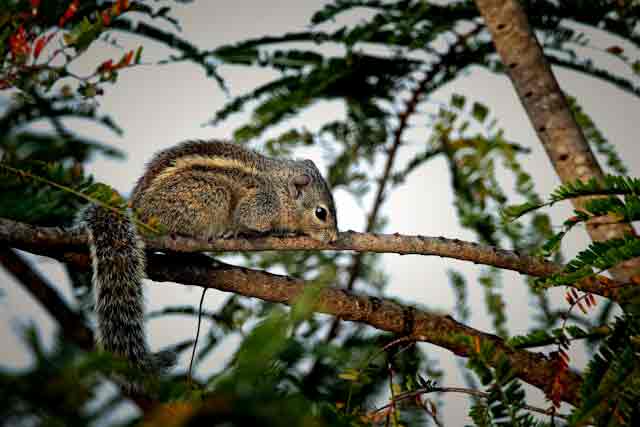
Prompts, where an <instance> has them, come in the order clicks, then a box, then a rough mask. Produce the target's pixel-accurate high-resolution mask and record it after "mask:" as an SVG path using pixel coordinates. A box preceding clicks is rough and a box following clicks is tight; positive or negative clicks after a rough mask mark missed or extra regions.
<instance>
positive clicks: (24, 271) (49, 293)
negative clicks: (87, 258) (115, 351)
mask: <svg viewBox="0 0 640 427" xmlns="http://www.w3.org/2000/svg"><path fill="white" fill-rule="evenodd" d="M0 264H1V265H2V266H3V267H4V268H5V269H6V270H7V271H8V272H9V273H10V274H11V275H12V276H13V277H14V278H15V279H16V280H17V281H18V282H19V283H20V284H21V285H22V286H23V287H24V288H25V289H26V290H27V291H29V293H31V295H32V296H33V297H34V298H35V299H36V300H37V301H38V302H39V303H40V305H41V306H42V307H43V308H44V309H45V310H46V311H47V313H49V315H50V316H51V317H53V319H54V320H55V321H56V322H58V325H59V326H60V328H61V330H62V333H63V334H64V336H65V337H66V338H67V339H68V340H70V341H73V342H74V343H76V344H77V345H78V346H80V347H81V348H83V349H85V350H91V349H92V348H93V332H92V331H91V329H89V328H88V327H87V326H86V325H85V322H84V319H83V318H82V316H81V315H79V314H78V313H76V312H75V311H73V310H71V309H70V308H69V306H68V305H67V303H66V302H65V301H64V300H63V299H62V298H61V297H60V295H59V294H58V292H56V290H55V287H53V286H51V285H50V284H49V283H47V281H46V280H45V279H44V278H43V277H42V276H41V275H40V274H39V273H38V272H37V271H35V270H34V269H33V268H32V267H31V265H29V263H28V262H27V261H26V260H25V259H24V258H23V257H22V256H21V255H20V254H18V253H17V252H16V251H15V250H13V249H11V248H9V247H7V246H6V245H4V244H0Z"/></svg>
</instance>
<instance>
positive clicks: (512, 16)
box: [476, 0, 640, 282]
mask: <svg viewBox="0 0 640 427" xmlns="http://www.w3.org/2000/svg"><path fill="white" fill-rule="evenodd" d="M476 4H477V5H478V9H480V12H481V13H482V16H483V17H484V19H485V22H486V24H487V27H489V30H490V31H491V36H492V37H493V41H494V43H495V46H496V50H497V51H498V53H499V54H500V57H501V59H502V62H504V64H505V65H506V66H507V69H508V73H509V77H511V81H512V82H513V85H514V87H515V89H516V91H517V93H518V96H519V97H520V101H521V102H522V105H523V106H524V108H525V109H526V111H527V114H528V115H529V120H531V123H532V124H533V126H534V128H535V130H536V132H537V134H538V137H539V138H540V141H541V142H542V145H543V146H544V148H545V150H546V152H547V155H548V156H549V159H550V160H551V163H552V165H553V167H554V168H555V170H556V173H557V174H558V176H559V177H560V179H561V181H562V182H563V183H567V182H573V181H575V180H576V179H581V180H588V179H590V178H595V179H602V177H603V173H602V169H601V168H600V165H599V164H598V161H597V160H596V158H595V156H594V155H593V152H592V151H591V148H590V147H589V144H588V143H587V141H586V139H585V137H584V135H583V134H582V130H581V129H580V127H579V126H578V124H577V123H576V121H575V119H574V117H573V115H572V114H571V111H570V110H569V106H568V104H567V101H566V99H565V97H564V94H563V93H562V90H561V89H560V86H559V85H558V82H557V81H556V79H555V76H554V75H553V73H552V72H551V67H550V66H549V64H548V63H547V61H546V59H545V57H544V54H543V52H542V49H541V48H540V45H539V44H538V41H537V39H536V37H535V35H534V34H533V32H532V31H531V29H530V27H529V23H528V20H527V17H526V15H525V14H524V12H523V10H522V8H521V7H520V5H519V4H518V2H517V0H476ZM584 203H585V200H584V199H576V200H574V206H575V207H576V209H581V208H582V207H583V205H584ZM587 231H588V232H589V235H590V236H591V238H592V239H593V240H594V241H603V240H608V239H612V238H620V237H624V236H625V235H627V234H633V233H634V230H633V228H632V227H631V226H630V225H629V224H624V223H607V224H604V223H588V224H587ZM610 272H611V275H612V276H613V277H614V278H615V279H616V280H619V281H621V282H629V280H630V279H631V277H632V276H633V275H635V274H638V273H640V258H636V259H633V260H630V261H627V262H626V263H623V264H620V265H618V266H617V267H615V268H612V269H611V270H610Z"/></svg>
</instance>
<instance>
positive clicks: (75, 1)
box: [58, 0, 80, 27]
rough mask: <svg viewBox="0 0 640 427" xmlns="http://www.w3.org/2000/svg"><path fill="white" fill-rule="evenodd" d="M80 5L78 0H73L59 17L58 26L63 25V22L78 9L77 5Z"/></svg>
mask: <svg viewBox="0 0 640 427" xmlns="http://www.w3.org/2000/svg"><path fill="white" fill-rule="evenodd" d="M79 5H80V0H73V1H72V2H71V4H70V5H69V7H68V8H67V10H66V11H65V12H64V15H62V16H61V17H60V21H59V22H58V25H59V26H60V27H62V26H64V24H65V22H67V21H68V20H69V19H71V17H72V16H73V15H75V14H76V12H77V11H78V6H79Z"/></svg>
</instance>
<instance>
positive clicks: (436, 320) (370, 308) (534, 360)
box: [0, 227, 582, 404]
mask: <svg viewBox="0 0 640 427" xmlns="http://www.w3.org/2000/svg"><path fill="white" fill-rule="evenodd" d="M0 231H2V227H0ZM31 231H33V232H34V237H36V239H39V241H40V242H46V241H47V239H46V236H47V233H48V232H52V233H53V234H56V233H57V234H58V235H59V236H60V235H61V234H60V233H61V230H60V229H55V228H54V229H46V228H37V227H32V230H31ZM17 234H19V235H21V238H22V239H24V238H25V237H26V229H22V230H21V231H20V232H19V233H17ZM0 236H2V238H3V240H7V239H6V236H5V235H3V234H1V233H0ZM63 237H64V238H66V240H67V242H66V245H57V246H56V245H55V244H53V243H54V242H53V241H52V240H49V241H48V243H49V244H48V245H47V244H45V245H42V246H41V247H39V248H38V251H37V253H39V254H41V255H47V256H50V257H52V258H55V259H58V260H61V261H64V262H68V263H70V264H72V265H73V266H74V267H76V268H80V269H83V268H84V269H88V268H89V267H90V261H89V256H88V254H87V248H86V246H84V245H78V243H80V242H82V241H85V240H86V236H83V235H82V234H80V233H78V232H76V233H72V234H71V235H67V236H64V235H63ZM17 240H18V239H13V243H12V245H15V246H17V247H20V248H21V249H27V250H29V249H30V248H33V247H34V245H33V244H31V245H29V244H24V245H20V244H17V243H19V242H18V241H17ZM23 243H24V241H23ZM147 275H148V277H149V278H150V279H152V280H154V281H158V282H164V281H168V282H173V283H180V284H185V285H192V286H200V287H205V288H209V287H210V288H215V289H219V290H222V291H227V292H233V293H237V294H240V295H244V296H249V297H255V298H260V299H262V300H265V301H271V302H276V303H281V304H287V305H292V304H294V303H295V302H296V301H297V300H298V298H299V297H300V296H301V295H302V293H303V292H304V289H305V282H304V281H302V280H299V279H293V278H290V277H287V276H279V275H275V274H271V273H267V272H262V271H256V270H251V269H247V268H242V267H235V266H231V265H228V264H224V263H221V262H217V261H215V260H213V259H212V258H210V257H208V256H205V255H202V254H180V253H171V254H159V253H157V252H151V251H150V252H149V253H148V265H147ZM314 311H318V312H321V313H326V314H331V315H334V316H336V317H339V318H341V319H343V320H349V321H354V322H360V323H364V324H367V325H370V326H373V327H374V328H377V329H380V330H384V331H389V332H392V333H395V334H401V335H403V336H409V337H414V338H415V339H416V340H420V341H426V342H430V343H432V344H435V345H438V346H440V347H443V348H446V349H448V350H450V351H451V352H453V353H454V354H456V355H458V356H461V357H467V356H469V354H471V352H473V351H474V348H475V347H476V346H478V345H482V343H487V342H490V343H492V344H493V345H494V346H495V348H496V355H495V359H494V360H495V361H496V362H497V361H498V358H499V357H500V356H501V355H505V356H506V357H507V358H508V359H509V361H510V362H511V365H512V366H513V368H514V370H515V372H516V375H517V376H518V377H519V378H520V379H522V380H523V381H525V382H527V383H529V384H531V385H533V386H535V387H538V388H540V389H542V390H546V391H548V390H547V389H548V388H549V387H550V385H551V384H552V381H551V380H552V378H553V377H554V375H555V373H556V371H557V368H558V366H556V365H557V363H558V362H557V361H554V360H552V359H550V358H548V357H547V356H545V355H543V354H540V353H533V352H529V351H526V350H518V349H514V348H512V347H510V346H508V345H507V344H506V343H505V342H504V341H503V340H502V339H501V338H499V337H497V336H495V335H492V334H487V333H484V332H481V331H478V330H476V329H473V328H471V327H469V326H466V325H464V324H462V323H459V322H457V321H455V320H454V319H453V318H452V317H450V316H443V315H439V314H434V313H430V312H427V311H423V310H418V309H415V308H413V307H407V306H403V305H400V304H397V303H395V302H392V301H389V300H385V299H380V298H375V297H369V296H366V295H360V294H356V293H353V292H350V291H348V290H343V289H336V288H330V287H327V288H323V289H322V290H321V291H320V292H319V294H318V297H317V300H316V301H315V306H314ZM472 343H473V344H472ZM581 383H582V378H581V377H580V375H578V374H576V373H573V372H571V373H569V374H568V376H567V387H566V388H565V389H564V391H563V395H562V399H563V400H565V401H566V402H569V403H572V404H576V403H577V402H578V400H579V397H578V390H579V387H580V385H581Z"/></svg>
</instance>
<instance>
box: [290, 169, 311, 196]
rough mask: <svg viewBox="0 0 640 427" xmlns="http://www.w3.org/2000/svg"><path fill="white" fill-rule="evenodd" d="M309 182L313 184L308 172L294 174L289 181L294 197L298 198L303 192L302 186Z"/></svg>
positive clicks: (291, 193)
mask: <svg viewBox="0 0 640 427" xmlns="http://www.w3.org/2000/svg"><path fill="white" fill-rule="evenodd" d="M309 184H311V177H310V176H309V175H307V174H306V173H303V174H302V175H297V176H294V177H293V178H292V179H291V182H290V183H289V194H290V195H291V197H293V198H294V199H297V198H298V197H300V195H301V194H302V191H301V190H302V188H303V187H306V186H307V185H309Z"/></svg>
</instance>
